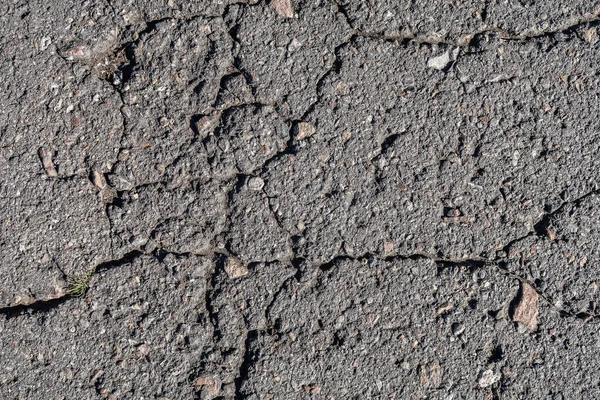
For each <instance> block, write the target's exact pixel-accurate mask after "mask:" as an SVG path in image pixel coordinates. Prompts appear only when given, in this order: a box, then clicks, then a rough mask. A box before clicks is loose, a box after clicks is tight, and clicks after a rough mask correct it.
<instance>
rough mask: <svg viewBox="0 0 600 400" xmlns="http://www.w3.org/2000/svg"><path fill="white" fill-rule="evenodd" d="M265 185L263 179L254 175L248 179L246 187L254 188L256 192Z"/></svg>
mask: <svg viewBox="0 0 600 400" xmlns="http://www.w3.org/2000/svg"><path fill="white" fill-rule="evenodd" d="M264 186H265V181H263V180H262V179H261V178H259V177H258V176H254V177H252V178H250V179H249V180H248V189H250V190H254V191H256V192H258V191H260V190H262V188H263V187H264Z"/></svg>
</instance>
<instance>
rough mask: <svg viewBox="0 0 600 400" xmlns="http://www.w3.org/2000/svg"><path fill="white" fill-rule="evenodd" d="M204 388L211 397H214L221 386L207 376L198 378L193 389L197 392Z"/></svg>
mask: <svg viewBox="0 0 600 400" xmlns="http://www.w3.org/2000/svg"><path fill="white" fill-rule="evenodd" d="M204 388H206V389H207V390H208V391H209V393H210V394H211V395H213V396H214V395H216V394H218V393H219V391H220V390H221V384H220V382H218V381H217V380H216V379H214V378H211V377H209V376H199V377H198V378H196V380H195V381H194V389H195V390H196V391H197V392H199V391H201V390H203V389H204Z"/></svg>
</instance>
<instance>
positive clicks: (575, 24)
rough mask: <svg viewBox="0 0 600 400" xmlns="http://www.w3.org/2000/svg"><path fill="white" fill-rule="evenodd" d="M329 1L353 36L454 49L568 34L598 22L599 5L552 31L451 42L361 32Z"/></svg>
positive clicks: (499, 32) (339, 6)
mask: <svg viewBox="0 0 600 400" xmlns="http://www.w3.org/2000/svg"><path fill="white" fill-rule="evenodd" d="M330 1H331V3H332V4H333V5H334V6H335V7H336V8H337V12H338V13H340V14H341V15H342V16H343V17H344V19H345V20H346V23H347V24H348V26H350V27H351V28H352V30H353V31H354V35H355V36H361V37H366V38H371V39H378V40H384V41H391V42H397V43H399V44H407V43H410V42H416V43H420V44H424V45H431V46H433V45H449V46H455V47H468V46H470V45H471V44H472V43H473V42H474V40H476V39H477V38H479V37H482V36H486V35H489V34H494V35H497V36H498V37H499V38H500V39H503V40H514V41H527V40H531V39H539V38H543V37H549V36H553V35H556V34H559V33H570V32H572V31H575V30H576V29H578V28H580V27H582V26H585V25H588V24H593V23H597V22H600V4H599V5H598V6H597V7H596V10H595V11H594V12H592V13H589V14H586V15H582V16H580V17H578V18H575V19H573V20H571V21H569V22H567V23H565V24H564V25H562V26H560V27H558V28H555V29H552V30H543V29H542V30H538V31H530V32H528V33H524V34H515V33H512V32H509V31H506V30H503V29H501V28H497V27H491V28H487V29H482V30H480V31H477V32H470V33H463V34H462V35H461V39H460V40H458V41H452V40H444V39H442V38H439V39H436V38H434V37H433V36H432V34H431V33H429V32H427V33H425V34H415V33H413V32H410V33H408V34H399V35H385V34H382V33H380V32H366V31H362V30H360V29H358V28H356V26H355V25H354V24H353V23H352V22H351V20H352V19H351V18H350V15H349V14H348V11H347V10H346V9H345V7H344V6H343V5H342V4H340V3H339V2H338V1H337V0H330ZM486 8H487V2H486Z"/></svg>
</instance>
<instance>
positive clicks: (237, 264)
mask: <svg viewBox="0 0 600 400" xmlns="http://www.w3.org/2000/svg"><path fill="white" fill-rule="evenodd" d="M225 272H226V273H227V276H229V278H231V279H236V278H241V277H242V276H246V275H248V267H246V266H245V265H244V264H242V262H241V261H240V260H238V259H237V258H235V257H227V261H226V262H225Z"/></svg>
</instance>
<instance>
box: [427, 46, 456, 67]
mask: <svg viewBox="0 0 600 400" xmlns="http://www.w3.org/2000/svg"><path fill="white" fill-rule="evenodd" d="M458 52H459V49H458V47H456V48H455V49H453V50H452V49H448V50H447V51H446V52H445V53H444V54H441V55H439V56H436V57H432V58H430V59H429V60H428V61H427V66H428V67H429V68H433V69H437V70H439V71H442V70H445V69H446V68H447V67H449V66H450V65H451V64H452V63H453V62H454V61H456V59H457V58H458Z"/></svg>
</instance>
